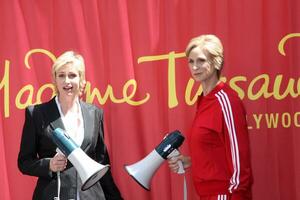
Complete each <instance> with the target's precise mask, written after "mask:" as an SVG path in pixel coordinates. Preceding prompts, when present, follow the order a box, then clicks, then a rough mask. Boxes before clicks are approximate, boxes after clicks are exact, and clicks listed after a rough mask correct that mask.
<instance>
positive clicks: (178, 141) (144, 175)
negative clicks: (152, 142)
mask: <svg viewBox="0 0 300 200" xmlns="http://www.w3.org/2000/svg"><path fill="white" fill-rule="evenodd" d="M183 141H184V136H183V135H182V134H181V132H180V131H178V130H175V131H173V132H171V133H169V134H167V135H166V136H165V137H164V138H163V140H162V141H161V143H160V144H159V145H157V146H156V148H155V149H154V150H153V151H151V152H150V153H149V154H148V155H147V156H146V157H144V158H143V159H142V160H140V161H138V162H136V163H134V164H132V165H125V166H124V167H125V170H126V171H127V173H128V174H129V175H130V176H131V177H132V178H133V179H134V180H135V181H136V182H137V183H138V184H139V185H141V186H142V187H143V188H144V189H146V190H150V181H151V178H152V177H153V175H154V174H155V172H156V171H157V169H158V168H159V167H160V166H161V164H162V163H163V162H164V161H165V160H166V159H168V156H169V155H170V154H171V153H172V152H173V151H174V150H176V149H178V148H179V147H180V146H181V145H182V143H183Z"/></svg>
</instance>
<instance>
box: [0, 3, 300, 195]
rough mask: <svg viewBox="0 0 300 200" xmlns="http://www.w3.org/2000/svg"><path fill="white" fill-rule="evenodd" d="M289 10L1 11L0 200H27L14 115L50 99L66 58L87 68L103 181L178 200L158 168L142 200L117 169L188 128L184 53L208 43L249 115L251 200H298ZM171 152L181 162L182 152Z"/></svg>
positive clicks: (293, 10)
mask: <svg viewBox="0 0 300 200" xmlns="http://www.w3.org/2000/svg"><path fill="white" fill-rule="evenodd" d="M299 10H300V4H299V1H297V0H289V1H286V0H264V1H261V0H252V1H230V0H228V1H217V0H189V1H179V0H172V1H171V0H165V1H160V0H144V1H140V0H131V1H129V0H128V1H122V0H119V1H117V0H116V1H105V0H103V1H101V0H98V1H96V0H89V1H84V0H81V1H80V0H72V1H67V0H60V1H55V0H47V1H38V0H18V1H17V0H1V1H0V13H1V17H0V27H1V28H0V108H1V121H0V185H1V187H0V199H4V200H19V199H24V200H29V199H31V194H32V191H33V188H34V185H35V181H36V179H35V178H33V177H29V176H24V175H22V174H21V173H20V172H19V171H18V168H17V154H18V150H19V144H20V136H21V131H22V126H23V121H24V108H25V106H27V105H29V104H33V103H38V102H41V101H46V100H48V99H49V98H50V97H51V96H52V93H53V90H52V87H51V81H52V80H51V75H50V74H51V65H52V63H53V59H55V57H56V56H58V55H60V54H61V53H62V52H64V51H66V50H70V49H71V50H76V51H78V52H80V53H81V54H82V55H83V56H84V58H85V61H86V68H87V69H86V71H87V80H88V84H87V88H86V95H85V96H84V98H85V99H86V100H87V101H89V102H93V103H95V104H97V105H98V106H100V107H102V108H103V109H104V112H105V131H106V133H105V138H106V143H107V145H108V148H109V151H110V155H111V162H112V172H113V175H114V177H115V180H116V182H117V184H118V186H119V187H120V190H121V192H122V194H123V196H124V197H125V199H145V200H147V199H148V200H150V199H164V200H168V199H170V200H171V199H172V200H179V199H182V195H183V194H182V193H183V192H182V190H183V189H182V177H181V176H179V175H176V174H172V173H170V171H169V169H168V167H167V165H166V164H163V165H162V166H161V167H160V168H159V170H158V172H157V173H156V174H155V176H154V177H153V179H152V183H151V192H147V191H145V190H143V189H142V188H141V187H140V186H139V185H138V184H136V183H135V182H134V181H133V180H132V179H131V178H130V177H129V176H128V175H127V173H126V172H125V171H124V169H123V165H124V164H132V163H135V162H136V161H138V160H140V159H141V158H143V157H144V156H146V155H147V154H148V153H149V152H150V151H152V150H153V148H154V147H155V146H156V145H157V144H158V143H159V142H160V141H161V139H162V137H163V136H164V135H165V134H166V133H168V132H170V131H172V130H174V129H179V130H181V131H182V132H183V133H185V132H186V131H187V129H188V128H189V126H190V124H191V120H192V119H193V116H194V113H195V107H194V106H193V105H194V102H195V99H194V96H195V95H196V93H197V90H198V88H199V85H198V84H196V83H193V82H191V80H190V74H189V71H188V68H187V63H186V59H185V58H184V57H183V51H184V49H185V46H186V44H187V42H188V41H189V39H190V38H192V37H195V36H198V35H201V34H206V33H212V34H216V35H217V36H219V37H220V38H221V39H222V41H223V44H224V48H225V66H224V71H223V76H224V77H223V79H224V80H226V81H227V82H228V83H229V84H230V85H231V86H232V87H233V88H234V89H235V90H236V91H237V92H238V93H239V95H240V97H241V98H242V99H243V101H244V103H245V106H246V109H247V112H248V115H247V117H248V123H249V131H250V140H251V153H252V154H251V160H252V166H253V173H254V185H253V197H254V200H294V199H300V191H299V190H297V189H299V188H300V159H299V155H298V152H300V135H299V127H300V107H299V104H300V103H299V102H300V101H299V95H300V79H299V74H300V70H299V67H300V62H299V53H300V52H299V49H300V48H299V47H300V38H299V37H300V21H299V20H300V14H299ZM199 92H201V89H200V90H199V91H198V93H199ZM181 151H182V152H183V153H188V150H187V145H186V143H185V144H183V146H182V148H181ZM186 176H187V179H188V192H189V199H196V195H195V192H194V189H193V185H192V183H191V179H190V172H187V174H186Z"/></svg>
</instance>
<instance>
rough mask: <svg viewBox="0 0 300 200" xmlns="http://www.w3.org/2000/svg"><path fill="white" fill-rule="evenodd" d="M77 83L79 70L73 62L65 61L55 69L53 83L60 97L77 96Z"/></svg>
mask: <svg viewBox="0 0 300 200" xmlns="http://www.w3.org/2000/svg"><path fill="white" fill-rule="evenodd" d="M79 83H80V77H79V71H78V69H77V67H76V66H75V65H74V64H73V63H67V64H65V65H63V66H62V67H60V68H59V69H58V70H57V71H56V75H55V85H56V87H57V90H58V94H59V95H60V96H61V97H76V96H79V93H80V84H79Z"/></svg>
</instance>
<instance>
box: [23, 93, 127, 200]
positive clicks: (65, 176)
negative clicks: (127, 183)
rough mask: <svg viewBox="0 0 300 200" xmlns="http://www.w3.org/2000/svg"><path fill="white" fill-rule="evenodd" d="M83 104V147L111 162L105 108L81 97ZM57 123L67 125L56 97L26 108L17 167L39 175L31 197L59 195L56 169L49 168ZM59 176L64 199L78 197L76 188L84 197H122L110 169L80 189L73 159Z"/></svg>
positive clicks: (94, 156)
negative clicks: (105, 127) (105, 136)
mask: <svg viewBox="0 0 300 200" xmlns="http://www.w3.org/2000/svg"><path fill="white" fill-rule="evenodd" d="M80 106H81V110H82V115H83V121H84V140H83V142H82V145H81V149H82V150H83V151H84V152H85V153H86V154H87V155H88V156H90V157H91V158H92V159H94V160H95V161H97V162H99V163H101V164H109V156H108V152H107V149H106V146H105V144H104V138H103V134H104V132H103V111H102V110H101V109H99V108H97V107H96V106H94V105H92V104H87V103H84V102H82V101H80ZM58 127H59V128H62V129H65V128H64V125H63V122H62V119H61V117H60V114H59V110H58V108H57V105H56V102H55V99H54V98H53V99H51V100H50V101H49V102H46V103H43V104H39V105H35V106H29V107H27V108H26V110H25V123H24V127H23V133H22V139H21V145H20V152H19V156H18V167H19V169H20V171H21V172H22V173H23V174H27V175H30V176H36V177H38V181H37V184H36V187H35V190H34V194H33V197H32V199H37V200H44V199H45V200H48V199H49V200H53V198H54V197H55V196H57V178H56V173H52V172H51V171H50V170H49V162H50V158H52V157H53V156H54V155H55V154H56V148H57V147H56V145H55V143H54V142H53V141H52V138H51V134H52V130H53V128H54V129H55V128H58ZM60 176H61V190H60V198H61V199H62V200H67V199H76V195H77V194H76V191H77V188H79V189H78V190H79V191H80V192H79V195H80V199H81V200H94V199H106V200H117V199H118V200H119V199H122V197H121V194H120V192H119V189H118V188H117V186H116V185H115V183H114V181H113V178H112V175H111V172H110V170H109V171H108V172H107V173H106V174H105V175H104V176H103V177H102V178H101V179H100V181H99V182H98V183H97V184H95V185H94V186H92V187H91V188H90V189H88V190H86V191H81V190H80V187H81V180H80V177H79V175H78V174H77V172H76V169H75V168H74V167H73V166H72V164H71V163H70V162H68V165H67V168H66V169H65V170H64V171H62V172H61V175H60ZM104 196H105V198H104Z"/></svg>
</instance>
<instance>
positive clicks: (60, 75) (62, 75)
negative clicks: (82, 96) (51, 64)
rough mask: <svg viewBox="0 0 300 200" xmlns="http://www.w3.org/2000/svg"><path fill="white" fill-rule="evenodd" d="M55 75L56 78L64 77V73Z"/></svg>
mask: <svg viewBox="0 0 300 200" xmlns="http://www.w3.org/2000/svg"><path fill="white" fill-rule="evenodd" d="M57 77H58V78H64V77H65V75H64V74H58V75H57Z"/></svg>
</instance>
